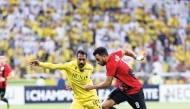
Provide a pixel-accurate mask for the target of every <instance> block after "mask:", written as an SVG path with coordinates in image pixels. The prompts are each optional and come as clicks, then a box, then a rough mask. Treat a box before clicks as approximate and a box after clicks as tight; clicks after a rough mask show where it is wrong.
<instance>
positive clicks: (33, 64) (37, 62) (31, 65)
mask: <svg viewBox="0 0 190 109" xmlns="http://www.w3.org/2000/svg"><path fill="white" fill-rule="evenodd" d="M39 64H40V62H39V61H38V60H34V61H30V63H29V66H30V67H33V66H39Z"/></svg>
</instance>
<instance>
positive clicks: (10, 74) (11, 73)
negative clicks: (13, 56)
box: [5, 72, 15, 80]
mask: <svg viewBox="0 0 190 109" xmlns="http://www.w3.org/2000/svg"><path fill="white" fill-rule="evenodd" d="M14 76H15V74H14V73H13V72H10V73H9V76H8V77H7V78H5V79H6V80H9V79H11V78H14Z"/></svg>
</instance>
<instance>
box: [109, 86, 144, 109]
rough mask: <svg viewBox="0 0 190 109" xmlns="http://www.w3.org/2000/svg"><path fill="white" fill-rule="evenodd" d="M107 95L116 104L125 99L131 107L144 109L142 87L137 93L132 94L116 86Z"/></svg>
mask: <svg viewBox="0 0 190 109" xmlns="http://www.w3.org/2000/svg"><path fill="white" fill-rule="evenodd" d="M108 96H109V98H111V99H112V100H113V101H115V103H116V104H120V103H121V102H124V101H127V102H128V103H129V104H130V105H131V106H132V107H133V109H146V104H145V101H144V93H143V90H142V88H141V89H140V91H139V92H138V93H136V94H132V95H129V94H126V93H125V92H123V91H121V90H120V89H119V88H116V89H114V90H113V91H112V92H111V93H110V94H109V95H108Z"/></svg>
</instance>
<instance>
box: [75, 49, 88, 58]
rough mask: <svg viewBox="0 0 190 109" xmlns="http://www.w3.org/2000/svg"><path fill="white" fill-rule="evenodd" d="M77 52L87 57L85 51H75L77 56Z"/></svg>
mask: <svg viewBox="0 0 190 109" xmlns="http://www.w3.org/2000/svg"><path fill="white" fill-rule="evenodd" d="M78 54H82V55H86V58H87V53H86V51H84V50H79V51H77V57H78Z"/></svg>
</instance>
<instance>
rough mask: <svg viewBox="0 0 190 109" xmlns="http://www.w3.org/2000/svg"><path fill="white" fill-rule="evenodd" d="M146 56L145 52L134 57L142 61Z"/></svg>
mask: <svg viewBox="0 0 190 109" xmlns="http://www.w3.org/2000/svg"><path fill="white" fill-rule="evenodd" d="M146 57H147V53H144V54H143V55H141V56H138V57H137V58H136V60H137V61H142V60H144V59H146Z"/></svg>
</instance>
